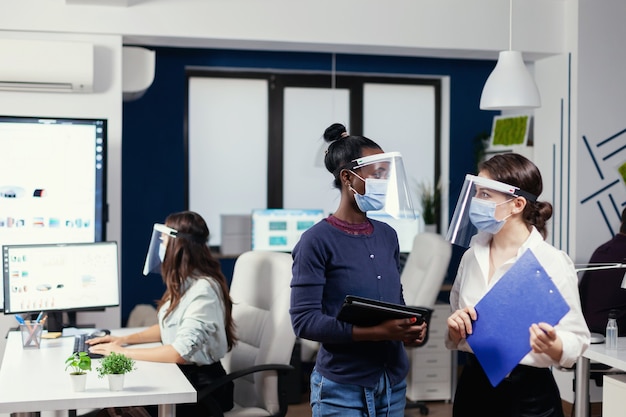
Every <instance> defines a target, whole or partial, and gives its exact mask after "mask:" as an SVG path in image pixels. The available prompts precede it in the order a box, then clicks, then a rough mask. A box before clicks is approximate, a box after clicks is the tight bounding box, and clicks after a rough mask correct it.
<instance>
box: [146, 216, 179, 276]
mask: <svg viewBox="0 0 626 417" xmlns="http://www.w3.org/2000/svg"><path fill="white" fill-rule="evenodd" d="M177 234H178V231H176V230H175V229H172V228H171V227H167V226H166V225H164V224H160V223H155V224H154V227H153V228H152V238H151V239H150V246H148V253H147V255H146V261H145V263H144V265H143V274H144V275H148V274H149V273H154V274H160V273H161V263H162V260H163V257H164V256H165V248H166V246H167V239H168V238H175V237H176V235H177Z"/></svg>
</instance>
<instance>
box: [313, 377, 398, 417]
mask: <svg viewBox="0 0 626 417" xmlns="http://www.w3.org/2000/svg"><path fill="white" fill-rule="evenodd" d="M405 404H406V381H405V380H402V381H401V382H399V383H398V384H396V385H394V386H393V387H390V386H389V378H388V377H387V374H386V373H385V374H383V375H382V376H381V377H380V380H379V381H378V384H376V386H375V387H374V388H364V387H361V386H359V385H350V384H338V383H336V382H333V381H331V380H330V379H328V378H324V377H323V376H322V375H320V374H319V372H317V371H316V370H315V369H314V370H313V372H312V373H311V409H312V412H313V415H312V417H331V416H336V417H403V416H404V406H405Z"/></svg>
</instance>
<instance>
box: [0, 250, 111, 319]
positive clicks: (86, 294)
mask: <svg viewBox="0 0 626 417" xmlns="http://www.w3.org/2000/svg"><path fill="white" fill-rule="evenodd" d="M2 261H3V268H2V274H3V277H4V312H5V314H9V313H32V312H39V311H80V310H94V309H101V308H104V307H111V306H119V304H120V290H119V272H118V271H119V270H118V248H117V243H116V242H94V243H63V244H28V245H4V246H3V247H2Z"/></svg>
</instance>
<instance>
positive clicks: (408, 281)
mask: <svg viewBox="0 0 626 417" xmlns="http://www.w3.org/2000/svg"><path fill="white" fill-rule="evenodd" d="M451 257H452V245H451V244H450V242H448V241H447V240H445V239H444V238H443V237H442V236H440V235H439V234H436V233H429V232H425V233H419V234H417V235H416V236H415V238H414V239H413V248H412V249H411V252H410V253H409V256H408V258H407V260H406V263H405V265H404V269H403V270H402V275H401V276H400V280H401V282H402V289H403V292H404V302H405V303H406V304H407V305H413V306H420V307H427V308H431V309H432V308H433V307H434V305H435V302H436V301H437V296H438V295H439V292H440V291H441V284H442V283H443V280H444V279H445V277H446V273H447V271H448V265H449V263H450V258H451ZM429 331H430V330H429ZM426 343H428V339H427V340H426ZM407 354H408V355H409V362H410V363H411V364H412V363H413V361H415V360H417V359H416V356H417V355H419V354H420V352H419V348H418V349H413V348H410V349H407ZM411 369H412V365H411ZM414 383H415V381H414V380H413V378H412V372H411V371H410V372H409V376H408V377H407V393H410V392H411V391H412V385H413V384H414ZM407 400H408V401H407V408H419V409H420V412H421V413H422V414H428V407H426V404H425V403H423V402H420V401H412V400H411V399H410V398H407Z"/></svg>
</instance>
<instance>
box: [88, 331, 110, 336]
mask: <svg viewBox="0 0 626 417" xmlns="http://www.w3.org/2000/svg"><path fill="white" fill-rule="evenodd" d="M108 334H111V331H110V330H108V329H96V330H94V331H93V332H91V336H93V337H102V336H106V335H108Z"/></svg>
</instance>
